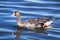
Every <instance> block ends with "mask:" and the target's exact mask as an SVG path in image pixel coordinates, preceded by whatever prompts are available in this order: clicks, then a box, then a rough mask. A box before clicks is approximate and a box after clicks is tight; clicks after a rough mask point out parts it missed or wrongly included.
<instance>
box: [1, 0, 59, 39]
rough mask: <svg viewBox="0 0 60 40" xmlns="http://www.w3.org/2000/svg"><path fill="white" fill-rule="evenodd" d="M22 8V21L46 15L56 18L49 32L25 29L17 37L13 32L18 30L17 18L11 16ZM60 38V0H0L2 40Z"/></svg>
mask: <svg viewBox="0 0 60 40" xmlns="http://www.w3.org/2000/svg"><path fill="white" fill-rule="evenodd" d="M15 10H20V12H21V17H22V21H24V20H27V19H29V18H40V17H44V16H49V17H52V19H56V20H55V21H54V22H53V23H52V24H51V25H52V26H53V28H52V29H50V30H47V31H46V32H47V33H48V34H42V33H38V32H34V31H30V30H27V31H26V30H25V29H24V30H23V31H22V32H21V33H20V35H21V37H20V38H18V39H15V37H16V36H15V35H13V34H12V32H16V31H17V26H16V25H17V19H16V17H13V16H10V15H11V14H12V13H13V11H15ZM30 38H35V39H38V40H60V0H0V40H30Z"/></svg>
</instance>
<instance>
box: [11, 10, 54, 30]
mask: <svg viewBox="0 0 60 40" xmlns="http://www.w3.org/2000/svg"><path fill="white" fill-rule="evenodd" d="M11 16H17V25H18V26H19V27H26V28H28V29H34V28H35V27H36V25H35V23H37V22H36V21H37V19H38V18H34V19H33V18H32V19H28V20H26V21H24V22H22V21H21V14H20V12H19V11H15V12H14V13H13V14H12V15H11ZM32 20H33V21H35V23H33V21H32ZM40 20H41V19H40ZM31 21H32V23H31ZM52 22H53V20H49V19H48V20H47V21H46V22H45V23H44V25H43V27H44V28H45V29H49V28H51V26H50V24H51V23H52Z"/></svg>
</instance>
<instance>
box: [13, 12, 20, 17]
mask: <svg viewBox="0 0 60 40" xmlns="http://www.w3.org/2000/svg"><path fill="white" fill-rule="evenodd" d="M12 16H17V17H18V16H20V12H19V11H15V12H14V13H13V14H12Z"/></svg>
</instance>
